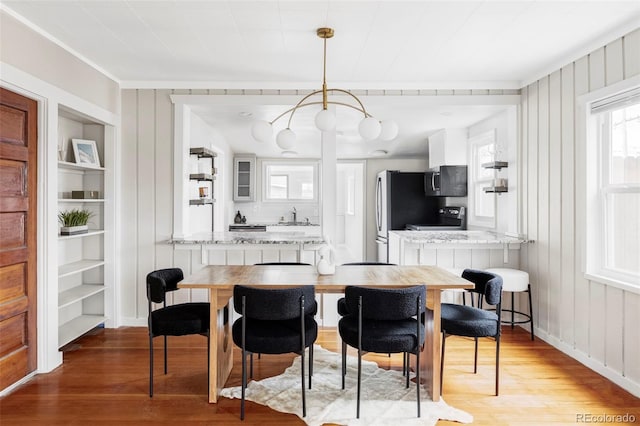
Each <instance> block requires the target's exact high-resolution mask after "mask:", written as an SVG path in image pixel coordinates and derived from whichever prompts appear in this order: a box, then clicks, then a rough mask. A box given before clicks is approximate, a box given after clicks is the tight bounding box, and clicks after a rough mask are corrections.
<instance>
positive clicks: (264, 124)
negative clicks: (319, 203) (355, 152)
mask: <svg viewBox="0 0 640 426" xmlns="http://www.w3.org/2000/svg"><path fill="white" fill-rule="evenodd" d="M316 34H317V35H318V37H320V38H321V39H323V40H324V55H323V70H322V89H321V90H316V91H314V92H312V93H309V94H308V95H306V96H305V97H303V98H302V99H301V100H300V102H298V103H297V104H296V105H295V106H294V107H293V108H290V109H288V110H287V111H285V112H283V113H282V114H280V115H279V116H277V117H276V118H274V119H273V120H271V121H265V120H257V121H255V122H254V124H253V127H252V129H251V133H252V135H253V137H254V138H255V139H256V140H258V141H261V142H267V141H268V140H269V139H270V138H271V136H272V134H273V123H275V122H276V121H278V120H279V119H281V118H282V117H284V116H286V115H287V114H289V121H288V123H287V127H286V128H285V129H283V130H281V131H280V132H278V134H277V135H276V143H277V144H278V146H279V147H280V148H282V149H284V150H288V149H291V148H293V146H294V145H295V143H296V134H295V133H294V132H293V130H291V121H292V119H293V114H295V112H296V111H297V110H298V109H300V108H302V107H306V106H310V105H322V109H321V110H320V112H318V114H317V115H316V118H315V123H316V127H317V128H318V129H319V130H322V131H329V130H333V129H334V128H335V126H336V116H335V115H334V113H333V111H330V110H328V109H327V106H328V105H340V106H344V107H348V108H353V109H355V110H356V111H359V112H361V113H362V114H363V115H364V118H363V119H362V120H361V121H360V124H359V126H358V131H359V133H360V136H362V138H363V139H365V140H374V139H381V140H385V141H390V140H392V139H394V138H395V137H396V136H397V135H398V125H397V124H396V123H395V122H394V121H391V120H386V121H382V122H381V121H379V120H378V119H376V118H374V117H373V116H372V115H371V114H369V113H368V112H367V110H366V109H365V107H364V105H363V104H362V102H361V101H360V99H358V97H357V96H356V95H354V94H353V93H351V92H349V91H348V90H344V89H328V88H327V39H328V38H331V37H333V29H332V28H318V29H317V31H316ZM330 93H331V94H334V93H338V94H343V95H348V96H350V97H351V98H352V100H354V101H355V103H354V104H351V103H347V102H339V101H332V100H329V96H328V95H329V94H330ZM320 94H322V100H321V101H320V100H317V101H314V100H311V98H312V97H314V96H316V95H320Z"/></svg>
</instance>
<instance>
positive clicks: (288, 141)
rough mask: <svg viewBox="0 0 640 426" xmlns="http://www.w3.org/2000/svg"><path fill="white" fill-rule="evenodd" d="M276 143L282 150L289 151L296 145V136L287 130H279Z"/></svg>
mask: <svg viewBox="0 0 640 426" xmlns="http://www.w3.org/2000/svg"><path fill="white" fill-rule="evenodd" d="M276 143H277V144H278V146H279V147H280V148H282V149H291V148H293V146H294V145H295V144H296V134H295V133H293V130H291V129H289V128H286V129H284V130H280V131H279V132H278V135H277V136H276Z"/></svg>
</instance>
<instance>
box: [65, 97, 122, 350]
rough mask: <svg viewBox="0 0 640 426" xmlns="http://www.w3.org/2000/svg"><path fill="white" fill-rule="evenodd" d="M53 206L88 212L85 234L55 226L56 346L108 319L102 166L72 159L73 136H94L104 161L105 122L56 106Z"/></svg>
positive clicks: (106, 223)
mask: <svg viewBox="0 0 640 426" xmlns="http://www.w3.org/2000/svg"><path fill="white" fill-rule="evenodd" d="M58 127H59V129H58V130H59V134H60V143H61V144H62V145H61V146H59V152H60V156H61V158H59V161H58V211H59V212H60V211H65V210H70V209H87V210H89V211H90V212H91V213H92V216H91V218H90V219H89V223H88V226H89V230H88V232H86V233H84V234H75V235H60V232H59V231H58V347H59V348H60V347H62V346H64V345H66V344H68V343H70V342H71V341H73V340H75V339H76V338H78V337H80V336H81V335H83V334H84V333H86V332H88V331H89V330H91V329H93V328H95V327H96V326H99V325H101V324H104V323H105V322H106V321H107V319H108V318H107V307H106V304H107V301H106V296H105V292H106V288H107V286H111V285H113V284H112V283H108V282H106V276H107V272H106V268H107V266H106V261H105V252H107V249H106V247H105V239H106V236H105V235H106V231H107V230H108V227H109V226H110V225H109V223H110V222H109V221H107V220H106V219H105V215H106V214H107V212H106V208H105V201H106V199H107V198H108V197H109V196H111V194H106V193H105V189H106V188H107V186H106V185H105V172H106V168H105V167H102V166H100V167H96V166H91V165H85V164H77V163H75V161H74V158H73V153H72V152H73V151H72V142H71V140H72V139H85V140H93V141H95V142H96V146H97V148H98V153H99V160H100V161H101V164H105V159H104V152H105V149H104V148H105V126H104V125H103V124H100V123H97V122H93V121H91V120H89V119H87V118H86V117H85V116H82V115H80V114H74V113H73V112H70V111H66V110H62V109H61V110H60V114H59V125H58ZM72 191H92V192H96V191H97V192H98V194H97V195H98V196H99V197H100V198H98V199H95V198H91V199H84V198H72Z"/></svg>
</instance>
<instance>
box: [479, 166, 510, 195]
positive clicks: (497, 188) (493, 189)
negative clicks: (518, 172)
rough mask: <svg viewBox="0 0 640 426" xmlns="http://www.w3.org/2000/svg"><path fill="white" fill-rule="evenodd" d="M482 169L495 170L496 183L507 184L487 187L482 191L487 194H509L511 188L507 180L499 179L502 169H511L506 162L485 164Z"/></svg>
mask: <svg viewBox="0 0 640 426" xmlns="http://www.w3.org/2000/svg"><path fill="white" fill-rule="evenodd" d="M482 167H483V168H485V169H494V170H495V171H496V174H495V177H496V179H494V182H496V181H503V182H505V185H492V186H485V187H484V188H482V190H483V191H484V192H486V193H497V194H501V193H503V192H509V188H508V187H507V186H506V181H507V180H506V179H498V172H500V171H501V170H502V169H504V168H506V167H509V163H508V162H506V161H491V162H489V163H483V164H482Z"/></svg>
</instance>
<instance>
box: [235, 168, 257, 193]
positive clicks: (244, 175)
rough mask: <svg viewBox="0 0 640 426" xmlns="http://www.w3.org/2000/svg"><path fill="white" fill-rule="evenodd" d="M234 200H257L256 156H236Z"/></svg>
mask: <svg viewBox="0 0 640 426" xmlns="http://www.w3.org/2000/svg"><path fill="white" fill-rule="evenodd" d="M233 163H234V173H233V174H234V179H235V182H234V186H233V201H255V181H256V176H255V168H256V167H255V165H256V161H255V158H253V157H251V158H248V157H247V158H240V157H238V158H234V160H233Z"/></svg>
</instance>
